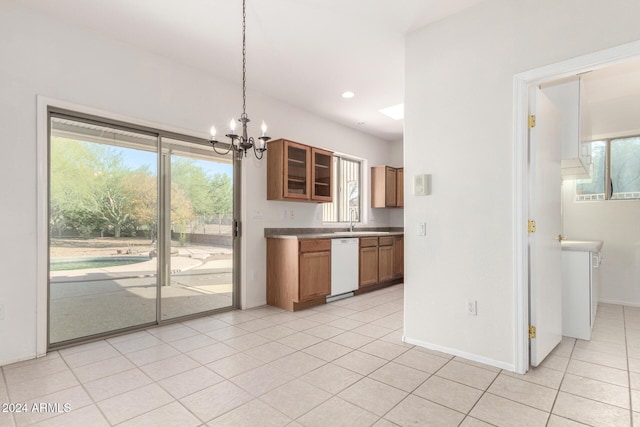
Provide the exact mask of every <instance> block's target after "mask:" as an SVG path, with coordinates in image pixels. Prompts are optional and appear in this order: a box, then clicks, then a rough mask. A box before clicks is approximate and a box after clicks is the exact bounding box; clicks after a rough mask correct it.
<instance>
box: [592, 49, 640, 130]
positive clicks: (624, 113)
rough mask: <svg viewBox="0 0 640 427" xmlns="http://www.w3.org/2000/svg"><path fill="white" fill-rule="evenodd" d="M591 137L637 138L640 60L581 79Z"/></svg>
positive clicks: (626, 62)
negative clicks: (589, 121) (627, 136)
mask: <svg viewBox="0 0 640 427" xmlns="http://www.w3.org/2000/svg"><path fill="white" fill-rule="evenodd" d="M582 79H583V81H584V86H585V93H584V95H585V96H586V101H587V107H588V109H589V116H590V118H591V127H592V128H591V131H592V136H594V137H596V138H600V137H609V136H613V135H617V136H621V135H631V134H633V135H637V133H638V130H639V129H640V58H635V59H631V60H627V61H624V62H621V63H619V64H615V65H610V66H608V67H605V68H601V69H598V70H595V71H592V72H589V73H586V74H583V75H582Z"/></svg>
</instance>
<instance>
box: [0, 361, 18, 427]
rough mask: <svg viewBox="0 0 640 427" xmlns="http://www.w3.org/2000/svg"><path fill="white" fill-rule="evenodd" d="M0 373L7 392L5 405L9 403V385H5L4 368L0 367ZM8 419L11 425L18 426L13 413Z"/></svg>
mask: <svg viewBox="0 0 640 427" xmlns="http://www.w3.org/2000/svg"><path fill="white" fill-rule="evenodd" d="M0 373H1V374H2V382H3V383H4V389H5V391H6V392H7V400H8V402H7V403H11V396H10V395H9V384H7V376H6V374H5V369H4V366H0ZM9 418H10V419H11V424H12V425H13V426H17V425H18V422H17V421H16V417H15V415H14V414H13V412H11V413H10V414H9Z"/></svg>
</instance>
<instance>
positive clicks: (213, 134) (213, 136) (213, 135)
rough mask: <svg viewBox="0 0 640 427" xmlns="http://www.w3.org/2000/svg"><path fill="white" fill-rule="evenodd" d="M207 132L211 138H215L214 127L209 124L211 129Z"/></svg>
mask: <svg viewBox="0 0 640 427" xmlns="http://www.w3.org/2000/svg"><path fill="white" fill-rule="evenodd" d="M209 132H210V133H211V139H216V127H215V126H211V129H209Z"/></svg>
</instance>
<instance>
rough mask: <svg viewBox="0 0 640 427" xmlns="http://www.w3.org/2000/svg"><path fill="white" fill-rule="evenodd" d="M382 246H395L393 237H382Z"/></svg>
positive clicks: (380, 243)
mask: <svg viewBox="0 0 640 427" xmlns="http://www.w3.org/2000/svg"><path fill="white" fill-rule="evenodd" d="M379 245H380V246H391V245H393V236H387V237H380V242H379Z"/></svg>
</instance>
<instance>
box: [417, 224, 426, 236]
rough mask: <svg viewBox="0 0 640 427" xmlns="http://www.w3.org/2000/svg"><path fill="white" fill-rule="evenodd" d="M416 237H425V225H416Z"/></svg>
mask: <svg viewBox="0 0 640 427" xmlns="http://www.w3.org/2000/svg"><path fill="white" fill-rule="evenodd" d="M417 231H418V236H426V235H427V223H426V222H419V223H418V230H417Z"/></svg>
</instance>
